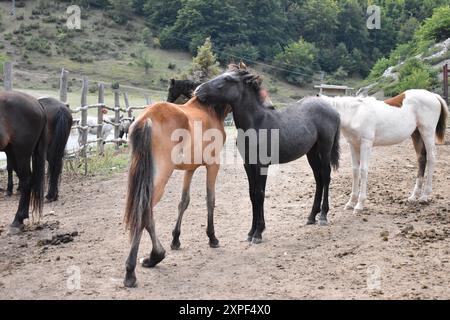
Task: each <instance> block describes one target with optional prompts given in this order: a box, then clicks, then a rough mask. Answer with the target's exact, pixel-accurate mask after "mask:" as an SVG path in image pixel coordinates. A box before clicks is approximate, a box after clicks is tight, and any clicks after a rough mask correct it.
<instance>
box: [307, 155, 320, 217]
mask: <svg viewBox="0 0 450 320" xmlns="http://www.w3.org/2000/svg"><path fill="white" fill-rule="evenodd" d="M306 156H307V158H308V162H309V165H310V166H311V169H312V170H313V174H314V179H315V180H316V193H315V195H314V203H313V206H312V209H311V213H310V214H309V217H308V221H307V222H306V224H315V223H316V215H317V214H318V213H319V212H320V203H321V202H322V195H323V182H322V172H321V166H322V164H321V161H320V156H319V153H318V151H317V148H313V149H311V150H310V151H309V152H308V153H307V155H306Z"/></svg>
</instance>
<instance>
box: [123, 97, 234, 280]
mask: <svg viewBox="0 0 450 320" xmlns="http://www.w3.org/2000/svg"><path fill="white" fill-rule="evenodd" d="M229 111H230V109H229V108H228V107H227V106H225V105H214V106H210V105H206V104H204V103H201V102H200V101H199V100H198V99H197V98H195V97H194V98H192V99H191V100H189V101H188V102H187V103H186V104H184V105H176V104H172V103H166V102H160V103H155V104H153V105H151V106H149V107H147V109H145V110H144V112H143V113H142V114H141V115H140V116H139V117H138V118H136V121H135V122H134V123H133V124H132V125H131V128H130V144H131V161H130V169H129V173H128V191H127V200H126V209H125V217H124V221H125V224H126V227H127V229H128V230H129V233H130V238H131V249H130V253H129V255H128V258H127V261H126V275H125V280H124V285H125V286H126V287H133V286H135V285H136V274H135V268H136V259H137V253H138V249H139V243H140V240H141V235H142V231H143V229H144V228H145V229H146V230H147V232H148V233H149V234H150V238H151V240H152V251H151V253H150V257H149V258H146V259H145V260H144V261H143V263H142V266H143V267H149V268H150V267H154V266H155V265H157V264H158V263H159V262H161V261H162V260H163V259H164V257H165V250H164V248H163V247H162V245H161V243H160V242H159V240H158V237H157V235H156V231H155V221H154V216H153V214H154V212H153V208H154V207H155V206H156V204H157V203H158V202H159V201H160V199H161V197H162V196H163V193H164V188H165V186H166V183H167V182H168V180H169V178H170V176H171V175H172V173H173V171H174V170H183V171H185V173H184V180H183V188H182V194H181V201H180V203H179V205H178V219H177V223H176V225H175V228H174V230H173V232H172V236H173V240H172V244H171V248H172V249H173V250H177V249H179V248H180V240H179V238H180V232H181V231H180V229H181V221H182V218H183V214H184V211H185V210H186V208H187V207H188V205H189V199H190V196H189V188H190V184H191V181H192V177H193V175H194V172H195V170H196V169H197V168H199V167H201V166H205V167H206V194H207V197H206V199H207V211H208V219H207V221H208V224H207V228H206V234H207V235H208V238H209V245H210V246H211V247H212V248H216V247H217V246H218V245H219V241H218V240H217V238H216V236H215V232H214V222H213V216H214V206H215V183H216V177H217V173H218V171H219V165H220V164H219V162H220V161H219V160H220V159H219V153H220V151H221V149H222V147H223V144H224V142H225V137H226V136H225V130H224V125H223V122H224V119H225V117H226V115H227V114H228V113H229ZM199 131H200V133H199ZM201 132H204V136H199V135H201ZM211 133H214V134H213V135H212V136H210V135H209V134H211ZM205 137H206V138H205ZM212 137H213V138H214V139H212Z"/></svg>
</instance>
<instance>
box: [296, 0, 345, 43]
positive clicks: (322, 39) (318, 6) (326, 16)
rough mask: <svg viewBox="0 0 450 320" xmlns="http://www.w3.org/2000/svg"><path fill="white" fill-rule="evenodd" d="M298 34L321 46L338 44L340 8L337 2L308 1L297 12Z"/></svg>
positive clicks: (330, 0)
mask: <svg viewBox="0 0 450 320" xmlns="http://www.w3.org/2000/svg"><path fill="white" fill-rule="evenodd" d="M296 11H297V12H296V15H297V17H298V19H297V32H298V33H299V34H300V35H301V36H302V37H303V38H304V39H305V40H306V41H309V42H313V43H315V44H316V45H319V46H324V47H327V46H330V45H331V44H333V43H336V40H335V39H336V33H337V30H338V15H339V12H340V8H339V7H338V5H337V2H336V1H335V0H306V1H305V2H304V3H303V4H302V5H301V6H298V9H297V10H296Z"/></svg>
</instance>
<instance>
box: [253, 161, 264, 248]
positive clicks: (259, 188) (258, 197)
mask: <svg viewBox="0 0 450 320" xmlns="http://www.w3.org/2000/svg"><path fill="white" fill-rule="evenodd" d="M267 174H268V167H260V166H256V185H255V190H254V201H253V203H252V205H253V207H254V210H255V211H256V214H257V217H258V220H257V222H256V228H255V232H254V233H253V238H252V243H254V244H258V243H261V242H262V233H263V231H264V229H265V228H266V223H265V221H264V198H265V194H266V181H267Z"/></svg>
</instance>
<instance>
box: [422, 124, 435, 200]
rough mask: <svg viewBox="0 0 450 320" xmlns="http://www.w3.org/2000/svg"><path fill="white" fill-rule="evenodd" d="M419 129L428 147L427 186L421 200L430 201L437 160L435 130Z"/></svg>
mask: <svg viewBox="0 0 450 320" xmlns="http://www.w3.org/2000/svg"><path fill="white" fill-rule="evenodd" d="M419 131H420V134H421V136H422V139H423V143H424V145H425V149H426V171H427V175H426V180H425V187H424V189H423V190H422V194H421V196H420V198H419V202H420V203H427V202H428V201H429V198H430V195H431V191H432V189H433V186H432V183H433V173H434V166H435V162H436V146H435V144H434V139H435V137H434V130H421V129H419Z"/></svg>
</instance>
